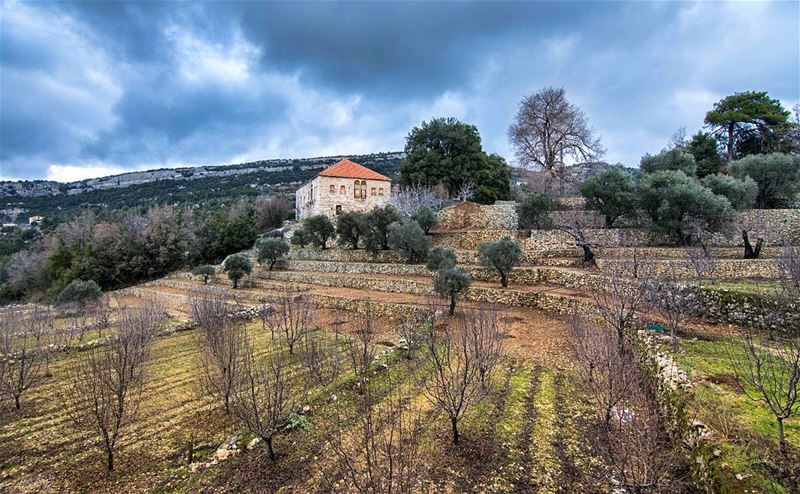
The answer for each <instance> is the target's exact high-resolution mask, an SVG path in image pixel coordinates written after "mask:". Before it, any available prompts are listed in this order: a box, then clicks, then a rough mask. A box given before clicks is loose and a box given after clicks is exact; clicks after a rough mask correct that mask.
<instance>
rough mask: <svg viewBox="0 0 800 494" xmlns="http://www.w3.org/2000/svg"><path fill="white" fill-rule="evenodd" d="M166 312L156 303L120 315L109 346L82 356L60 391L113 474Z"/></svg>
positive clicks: (80, 426)
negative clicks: (151, 349) (92, 438)
mask: <svg viewBox="0 0 800 494" xmlns="http://www.w3.org/2000/svg"><path fill="white" fill-rule="evenodd" d="M163 314H164V312H163V310H162V309H160V308H159V307H158V306H155V305H152V304H150V305H147V306H145V307H142V308H140V309H128V310H125V311H123V312H121V313H120V314H119V321H118V324H117V325H118V327H119V330H118V332H117V334H116V335H115V336H114V337H113V338H111V339H110V340H109V342H108V344H107V345H106V346H105V347H95V348H93V349H91V350H89V351H87V352H84V353H83V354H82V357H81V358H80V359H79V360H78V362H76V364H75V365H74V366H73V367H71V368H70V369H69V370H68V373H67V381H66V383H65V384H64V386H63V387H62V389H61V392H60V393H61V397H62V401H63V402H64V409H65V410H66V411H67V414H68V415H69V417H70V419H71V420H72V422H73V424H74V425H75V426H76V427H77V428H78V429H79V430H81V431H84V432H87V433H91V434H93V435H95V436H97V439H98V442H99V443H100V445H101V447H102V449H103V450H104V451H105V454H106V468H107V469H108V470H109V471H112V470H114V457H115V453H116V450H117V445H118V442H119V438H120V436H121V434H122V432H123V430H124V429H125V428H126V427H127V426H129V425H130V424H131V423H132V422H134V421H135V420H136V418H137V412H138V408H139V403H140V399H141V391H142V386H143V384H144V379H145V367H146V363H147V360H148V358H149V355H150V346H151V342H152V340H153V338H154V336H155V335H156V334H158V333H159V331H160V329H161V325H162V324H163Z"/></svg>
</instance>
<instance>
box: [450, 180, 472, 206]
mask: <svg viewBox="0 0 800 494" xmlns="http://www.w3.org/2000/svg"><path fill="white" fill-rule="evenodd" d="M474 196H475V186H474V185H472V184H469V183H463V184H461V186H460V187H459V188H458V190H457V191H456V193H455V194H453V199H454V200H456V201H458V202H467V201H469V200H470V199H472V198H473V197H474Z"/></svg>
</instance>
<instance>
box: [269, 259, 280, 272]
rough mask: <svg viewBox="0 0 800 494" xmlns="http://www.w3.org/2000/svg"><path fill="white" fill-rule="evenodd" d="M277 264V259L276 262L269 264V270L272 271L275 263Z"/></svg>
mask: <svg viewBox="0 0 800 494" xmlns="http://www.w3.org/2000/svg"><path fill="white" fill-rule="evenodd" d="M276 262H278V260H277V259H276V260H274V261H272V262H271V263H269V270H270V271H272V268H273V267H274V266H275V263H276Z"/></svg>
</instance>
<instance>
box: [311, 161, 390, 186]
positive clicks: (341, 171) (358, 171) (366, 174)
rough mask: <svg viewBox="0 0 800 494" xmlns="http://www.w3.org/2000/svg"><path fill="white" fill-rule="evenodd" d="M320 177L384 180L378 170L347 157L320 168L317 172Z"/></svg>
mask: <svg viewBox="0 0 800 494" xmlns="http://www.w3.org/2000/svg"><path fill="white" fill-rule="evenodd" d="M319 176H320V177H342V178H360V179H362V180H386V181H389V177H385V176H383V175H381V174H380V173H378V172H374V171H372V170H370V169H369V168H367V167H366V166H362V165H359V164H358V163H355V162H353V161H350V160H348V159H344V160H341V161H339V162H338V163H334V164H333V165H331V166H329V167H328V168H326V169H324V170H322V171H321V172H320V174H319Z"/></svg>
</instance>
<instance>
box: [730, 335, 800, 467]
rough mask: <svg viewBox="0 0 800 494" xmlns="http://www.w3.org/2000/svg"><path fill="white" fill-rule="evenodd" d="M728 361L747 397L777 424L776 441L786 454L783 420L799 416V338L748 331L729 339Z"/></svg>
mask: <svg viewBox="0 0 800 494" xmlns="http://www.w3.org/2000/svg"><path fill="white" fill-rule="evenodd" d="M728 349H729V351H728V359H729V361H730V363H731V366H732V367H733V370H734V375H735V377H736V381H737V382H738V383H739V385H740V387H741V388H742V390H743V391H744V392H745V393H746V394H747V396H748V397H749V398H750V399H751V400H754V401H757V402H760V403H763V404H764V405H766V407H767V408H769V410H770V412H771V413H772V415H773V416H774V417H775V421H776V422H777V425H778V442H779V443H780V448H781V452H782V453H784V454H786V452H787V449H786V446H787V445H786V436H785V433H784V424H783V423H784V421H785V420H786V419H789V418H791V417H793V416H796V415H798V414H800V336H797V335H788V336H783V335H781V336H774V337H773V338H772V340H771V341H767V340H766V339H763V338H760V337H758V336H757V335H756V331H754V330H753V329H752V328H748V329H745V330H744V332H743V334H742V336H741V337H733V338H731V340H730V342H729V345H728Z"/></svg>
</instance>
